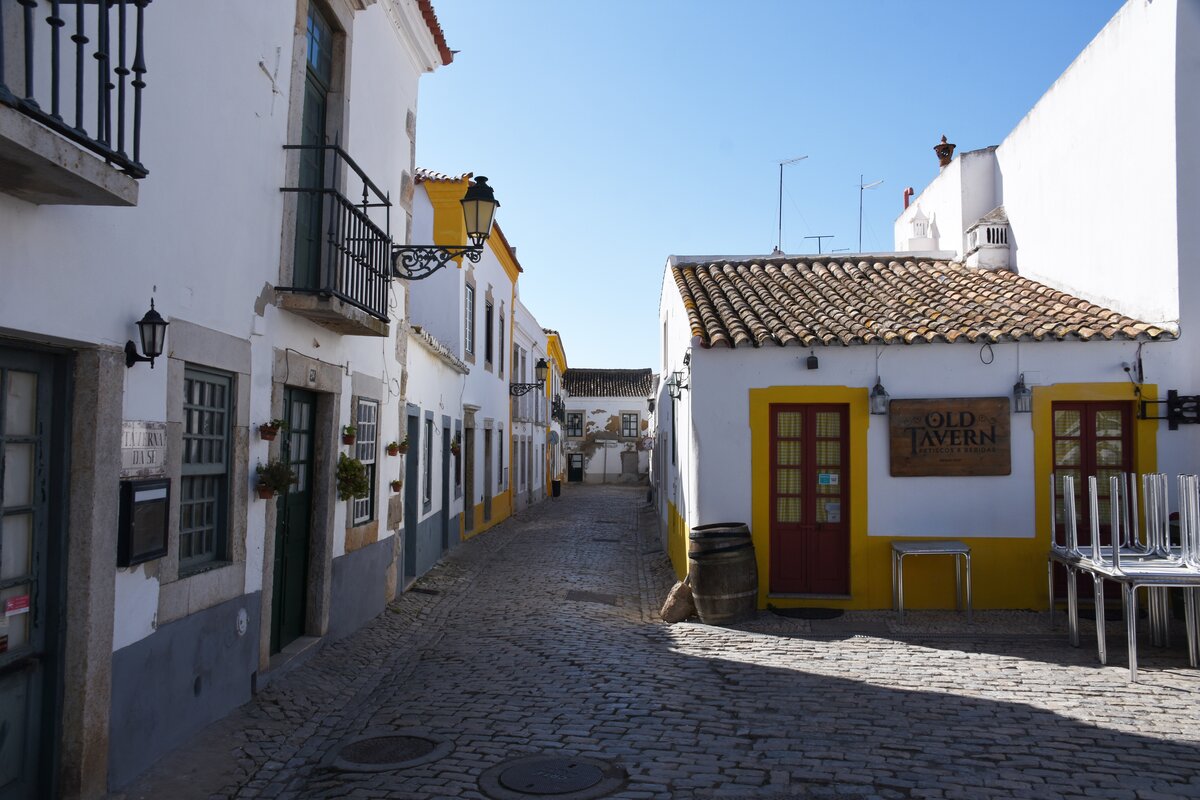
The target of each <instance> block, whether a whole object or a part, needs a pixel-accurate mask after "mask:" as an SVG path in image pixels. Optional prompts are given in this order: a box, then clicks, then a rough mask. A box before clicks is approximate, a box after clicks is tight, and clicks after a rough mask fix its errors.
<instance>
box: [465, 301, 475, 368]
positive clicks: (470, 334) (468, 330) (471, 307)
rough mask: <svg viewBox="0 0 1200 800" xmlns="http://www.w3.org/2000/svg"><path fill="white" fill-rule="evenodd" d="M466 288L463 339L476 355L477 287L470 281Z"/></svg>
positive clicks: (470, 351) (468, 349) (472, 353)
mask: <svg viewBox="0 0 1200 800" xmlns="http://www.w3.org/2000/svg"><path fill="white" fill-rule="evenodd" d="M466 288H467V291H466V292H465V294H464V298H465V299H464V301H463V304H464V306H465V307H464V308H463V316H464V317H465V318H466V320H465V322H464V325H465V328H464V331H463V333H464V335H463V339H464V340H465V342H466V348H467V352H468V353H470V354H471V355H475V287H474V286H472V285H471V284H469V283H468V284H467V287H466Z"/></svg>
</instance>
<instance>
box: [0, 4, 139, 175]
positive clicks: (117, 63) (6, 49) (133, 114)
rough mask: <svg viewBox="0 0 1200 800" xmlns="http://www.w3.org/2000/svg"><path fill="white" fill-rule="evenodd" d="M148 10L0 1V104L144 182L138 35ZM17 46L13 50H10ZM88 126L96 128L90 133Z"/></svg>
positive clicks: (111, 6)
mask: <svg viewBox="0 0 1200 800" xmlns="http://www.w3.org/2000/svg"><path fill="white" fill-rule="evenodd" d="M149 4H150V0H15V2H12V3H10V2H9V1H8V0H5V2H3V3H0V103H3V104H5V105H8V106H12V107H13V108H15V109H17V110H18V111H20V112H21V113H23V114H26V115H27V116H29V117H32V118H33V119H35V120H37V121H38V122H40V123H41V124H43V125H45V126H46V127H48V128H50V129H52V130H53V131H55V132H56V133H58V134H61V135H62V136H65V137H66V138H68V139H70V140H71V141H73V142H75V143H76V144H78V145H80V146H81V147H85V148H87V149H88V150H91V151H92V152H93V153H95V154H96V155H98V156H100V157H101V158H103V159H104V160H105V161H107V162H108V163H110V164H113V165H115V166H116V167H118V168H120V169H121V170H122V171H123V172H126V173H128V174H129V175H131V176H133V177H134V178H144V177H145V176H146V174H147V172H146V168H145V167H144V166H142V162H141V158H142V154H141V151H142V136H141V128H142V90H143V89H145V88H146V58H145V47H144V43H143V35H142V34H143V31H144V29H145V26H144V21H143V17H144V12H145V9H146V6H147V5H149ZM17 6H20V7H21V8H20V9H18V8H17ZM18 29H19V30H18ZM67 40H69V41H67ZM17 48H19V52H15V53H14V52H12V51H13V50H14V49H17ZM64 51H65V53H64ZM72 51H73V57H72ZM64 62H65V63H64ZM6 65H7V67H8V69H7V70H6ZM131 76H132V78H131ZM131 95H132V101H130V96H131ZM91 121H94V122H95V127H94V128H93V129H92V130H91V131H89V130H88V123H89V122H91Z"/></svg>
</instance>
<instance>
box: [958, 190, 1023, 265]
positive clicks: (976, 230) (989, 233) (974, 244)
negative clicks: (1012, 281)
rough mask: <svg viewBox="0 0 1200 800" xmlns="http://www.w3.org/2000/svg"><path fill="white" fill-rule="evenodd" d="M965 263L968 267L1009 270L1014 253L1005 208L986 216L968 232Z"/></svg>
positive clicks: (999, 207)
mask: <svg viewBox="0 0 1200 800" xmlns="http://www.w3.org/2000/svg"><path fill="white" fill-rule="evenodd" d="M966 245H967V250H966V253H965V262H966V265H967V266H968V267H979V268H980V269H988V270H997V269H1008V268H1009V262H1010V261H1011V258H1012V251H1011V249H1010V247H1009V244H1008V215H1007V214H1005V213H1004V206H998V207H996V208H994V209H992V210H991V211H989V212H988V213H987V214H984V215H983V216H982V217H980V218H979V219H978V220H976V221H975V223H974V224H973V225H971V227H969V228H967V230H966Z"/></svg>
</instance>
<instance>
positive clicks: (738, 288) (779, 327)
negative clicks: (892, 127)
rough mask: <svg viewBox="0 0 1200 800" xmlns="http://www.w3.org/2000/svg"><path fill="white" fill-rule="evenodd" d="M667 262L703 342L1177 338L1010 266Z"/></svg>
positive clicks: (757, 344) (793, 260) (801, 343)
mask: <svg viewBox="0 0 1200 800" xmlns="http://www.w3.org/2000/svg"><path fill="white" fill-rule="evenodd" d="M672 269H673V271H674V277H675V283H676V285H677V286H678V288H679V293H680V295H681V296H682V298H683V305H684V308H685V309H687V315H688V321H689V322H690V323H691V328H692V335H693V336H697V337H699V338H700V340H701V344H702V346H703V347H715V346H722V347H741V346H753V347H761V346H763V345H767V344H774V345H780V346H784V345H797V346H802V347H812V346H816V345H851V344H870V345H879V344H916V343H923V342H977V343H982V342H992V343H994V342H1010V341H1042V340H1053V339H1071V340H1080V341H1088V340H1092V339H1097V340H1112V339H1138V340H1146V339H1174V338H1175V334H1174V333H1172V332H1171V331H1169V330H1166V329H1164V328H1162V327H1159V326H1157V325H1152V324H1149V323H1145V322H1139V321H1138V320H1135V319H1131V318H1129V317H1126V316H1122V315H1121V314H1118V313H1116V312H1115V311H1110V310H1109V309H1107V308H1102V307H1101V306H1098V305H1095V304H1093V303H1089V302H1088V301H1086V300H1081V299H1079V298H1077V297H1072V296H1071V295H1069V294H1066V293H1065V292H1060V291H1058V290H1057V289H1052V288H1051V287H1049V286H1046V285H1044V284H1041V283H1037V282H1036V281H1031V280H1029V279H1028V278H1023V277H1021V276H1020V275H1017V274H1016V273H1014V272H1010V271H1009V270H996V271H990V270H985V269H978V268H975V267H967V266H964V265H962V264H959V263H956V262H947V261H896V260H889V261H886V262H885V261H883V260H882V259H878V258H876V259H873V260H866V259H861V258H860V259H856V260H854V261H849V260H847V261H836V260H832V261H831V260H827V259H822V258H795V257H790V256H785V257H782V258H780V257H776V258H766V257H763V258H754V259H746V260H729V259H720V260H716V261H707V262H700V261H696V262H692V263H685V262H680V261H676V262H675V263H674V264H673V265H672Z"/></svg>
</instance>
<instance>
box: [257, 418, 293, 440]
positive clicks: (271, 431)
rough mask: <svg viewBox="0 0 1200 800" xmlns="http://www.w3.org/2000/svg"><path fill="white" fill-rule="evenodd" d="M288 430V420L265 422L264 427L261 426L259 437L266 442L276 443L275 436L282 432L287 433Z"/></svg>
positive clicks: (259, 427)
mask: <svg viewBox="0 0 1200 800" xmlns="http://www.w3.org/2000/svg"><path fill="white" fill-rule="evenodd" d="M287 428H288V424H287V420H285V419H279V418H276V419H273V420H271V421H270V422H264V423H263V424H262V425H259V426H258V435H259V436H261V437H262V439H263V441H265V442H273V441H275V436H276V435H277V434H278V433H279V432H280V431H286V430H287Z"/></svg>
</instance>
